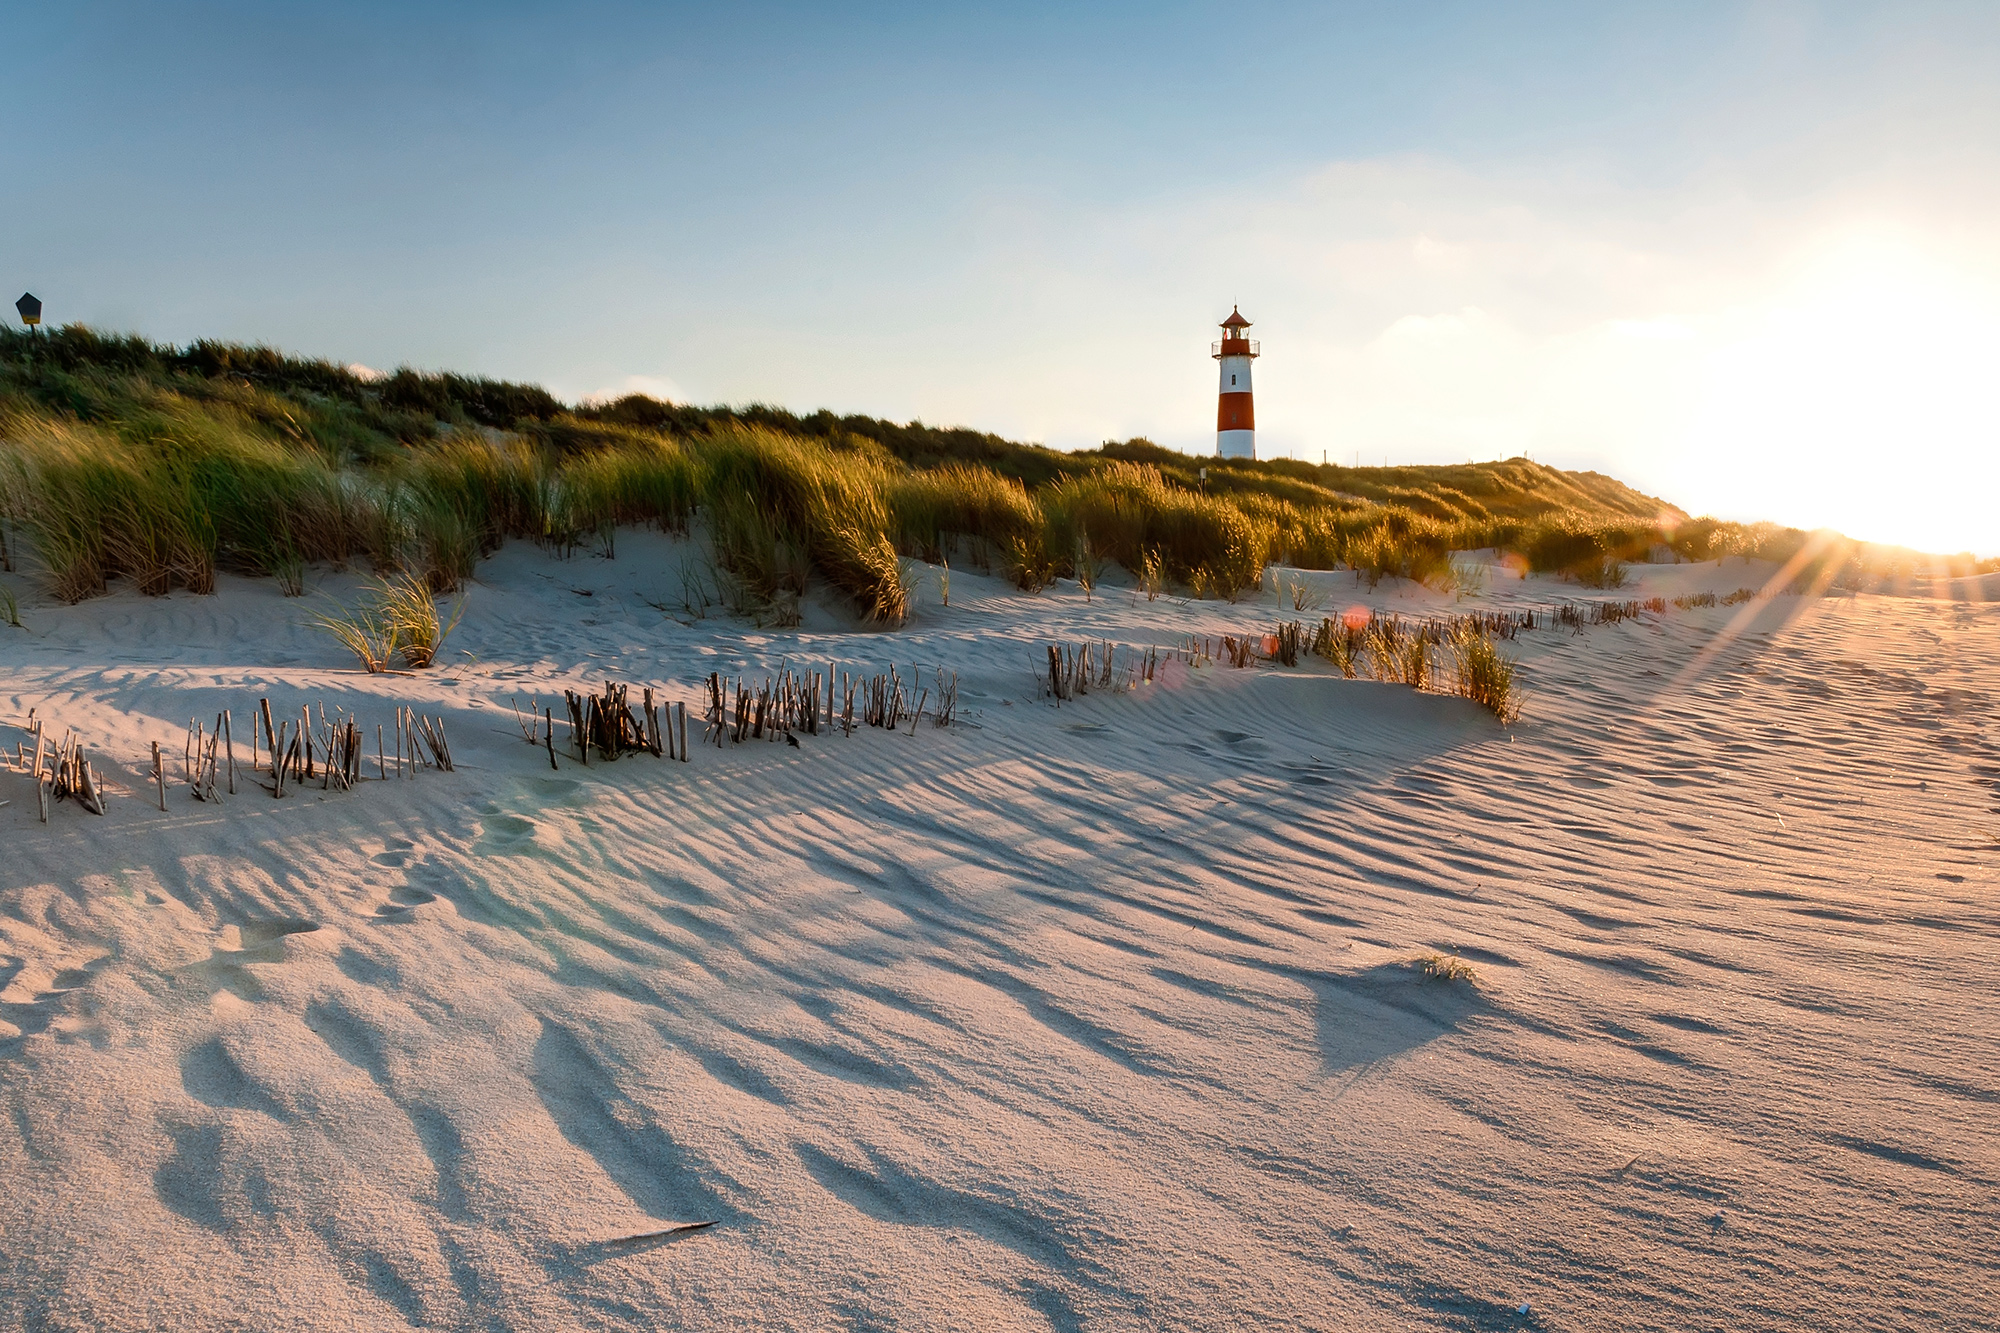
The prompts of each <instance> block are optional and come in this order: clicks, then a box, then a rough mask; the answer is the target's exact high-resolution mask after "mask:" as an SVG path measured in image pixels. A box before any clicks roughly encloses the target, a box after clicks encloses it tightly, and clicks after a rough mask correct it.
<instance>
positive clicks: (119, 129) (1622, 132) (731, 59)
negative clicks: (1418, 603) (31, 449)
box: [0, 3, 2000, 550]
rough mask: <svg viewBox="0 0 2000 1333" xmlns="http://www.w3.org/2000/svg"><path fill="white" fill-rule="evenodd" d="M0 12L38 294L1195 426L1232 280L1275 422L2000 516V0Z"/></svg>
mask: <svg viewBox="0 0 2000 1333" xmlns="http://www.w3.org/2000/svg"><path fill="white" fill-rule="evenodd" d="M0 50H5V51H6V52H7V53H8V64H9V69H8V80H9V88H10V107H9V111H8V114H7V115H6V117H4V119H0V169H4V172H5V179H6V181H7V183H8V193H9V195H10V205H11V206H10V207H9V208H8V209H7V210H6V213H5V216H4V218H0V282H5V283H8V284H11V285H13V286H14V287H16V288H30V289H33V290H34V291H35V292H36V293H37V294H38V295H40V296H42V297H43V299H44V300H45V301H46V302H47V303H48V314H49V316H50V317H51V318H52V319H54V320H57V321H67V320H71V319H79V320H82V321H84V322H86V323H90V324H94V325H98V326H102V327H109V328H117V329H133V330H137V331H140V332H143V333H146V334H148V335H151V336H153V337H156V338H161V339H172V340H184V339H189V338H194V337H202V336H216V337H225V338H231V339H237V340H244V341H267V342H271V343H274V344H276V345H279V346H283V347H286V348H289V349H292V350H295V351H300V352H306V353H311V354H316V355H326V356H331V357H334V358H337V359H339V360H342V361H353V362H360V363H363V364H367V365H371V366H377V367H388V366H393V365H396V364H402V363H408V364H412V365H417V366H422V367H429V368H451V369H459V370H466V371H474V372H481V373H486V374H492V375H499V376H505V377H508V378H516V379H526V380H534V381H538V382H541V383H545V384H547V385H549V386H550V387H551V388H552V389H554V390H556V391H557V392H559V393H561V394H563V395H565V396H568V397H572V398H575V397H581V396H584V395H591V394H606V393H617V392H620V391H624V390H628V389H639V390H644V391H650V392H654V393H656V394H665V395H671V396H674V397H680V398H691V399H693V400H695V401H699V402H746V401H751V400H762V401H769V402H775V403H781V404H784V405H786V406H790V407H793V408H797V409H800V410H810V409H813V408H817V407H820V406H829V407H833V408H836V409H839V410H845V411H860V412H868V413H873V414H878V415H884V416H890V417H895V418H898V419H907V418H911V417H918V418H921V419H923V420H926V421H934V422H942V423H961V424H968V425H975V426H979V427H982V428H985V429H991V430H996V431H999V432H1001V433H1004V434H1008V435H1011V436H1014V437H1017V438H1029V439H1039V440H1044V441H1046V442H1048V443H1050V444H1054V445H1057V446H1061V447H1078V446H1088V445H1092V444H1095V443H1097V442H1099V441H1100V440H1103V439H1107V438H1124V437H1127V436H1130V435H1134V434H1142V433H1143V434H1147V435H1150V436H1151V437H1153V438H1154V439H1156V440H1159V441H1160V442H1162V443H1165V444H1168V445H1171V446H1174V447H1177V448H1184V449H1189V450H1194V451H1199V450H1205V449H1208V448H1212V446H1213V422H1214V404H1213V394H1214V388H1215V386H1214V365H1213V362H1211V361H1210V360H1209V359H1208V357H1207V350H1208V341H1209V339H1210V337H1211V336H1212V335H1213V325H1214V324H1215V322H1216V321H1218V320H1219V319H1221V318H1222V317H1223V316H1224V315H1225V314H1227V313H1228V310H1229V307H1230V304H1231V303H1232V302H1240V303H1241V304H1242V306H1243V309H1244V312H1245V314H1246V315H1248V316H1249V317H1250V318H1251V319H1253V320H1254V321H1256V324H1257V327H1256V329H1255V330H1254V331H1253V332H1254V333H1255V334H1256V335H1257V336H1260V337H1261V338H1262V339H1263V341H1264V348H1265V356H1264V358H1263V360H1262V361H1260V362H1259V365H1258V374H1259V380H1258V400H1259V401H1258V419H1259V426H1260V446H1261V447H1262V449H1263V450H1264V452H1266V453H1272V452H1279V453H1284V452H1289V453H1293V454H1295V455H1297V456H1299V457H1306V458H1312V459H1315V460H1317V459H1318V458H1320V457H1322V456H1323V455H1324V456H1326V457H1331V458H1344V459H1347V460H1348V461H1353V459H1354V458H1355V457H1357V456H1359V457H1360V458H1362V459H1363V460H1364V461H1377V462H1379V461H1382V460H1383V459H1390V460H1395V461H1453V460H1462V459H1464V458H1468V457H1480V458H1491V457H1500V456H1503V455H1508V454H1514V453H1521V452H1525V453H1528V454H1530V455H1532V456H1534V457H1536V458H1538V459H1542V460H1544V461H1548V462H1554V463H1559V464H1562V465H1566V466H1582V467H1597V468H1600V469H1602V470H1605V471H1609V472H1612V473H1614V474H1615V475H1618V476H1620V477H1622V478H1625V479H1627V480H1630V481H1632V482H1633V483H1634V484H1637V485H1640V486H1642V487H1645V488H1647V489H1650V490H1653V491H1655V492H1657V493H1660V494H1663V495H1665V496H1666V497H1667V498H1669V499H1671V500H1674V501H1676V502H1677V503H1680V504H1682V505H1684V506H1686V507H1688V508H1690V509H1695V510H1706V511H1713V512H1717V513H1721V514H1726V515H1728V516H1732V517H1771V518H1777V519H1781V520H1785V521H1789V522H1797V523H1803V524H1815V523H1820V522H1828V523H1833V524H1835V525H1837V526H1841V527H1843V528H1844V529H1846V530H1848V531H1850V532H1853V533H1855V534H1856V535H1859V536H1864V537H1877V538H1882V539H1887V540H1900V541H1910V542H1916V543H1918V544H1922V545H1927V546H1952V547H1960V546H1969V547H1973V548H1976V549H1980V550H1992V549H2000V523H1996V522H1995V520H1993V519H1991V518H1990V517H1988V516H1987V515H1986V514H1984V513H1983V512H1981V510H1982V506H1981V505H1978V504H1975V503H1974V502H1973V500H1972V496H1973V495H1974V493H1975V492H1978V491H1982V490H1983V492H1984V494H1985V495H1986V496H1990V495H1992V494H1993V493H1994V491H1995V488H1994V486H1993V484H1992V483H1994V482H1996V481H2000V475H1996V473H1995V472H1994V467H1995V464H1994V463H1993V461H1992V460H1993V459H1994V458H1995V457H1996V456H2000V449H1997V448H1996V447H1995V446H1996V445H2000V415H1996V410H1995V408H1994V407H1992V406H1991V405H1989V404H1987V403H1985V402H1983V401H1982V400H1983V399H1984V398H1986V397H1988V396H1989V395H1987V394H1985V393H1984V391H1983V386H1980V385H1975V384H1973V383H1971V382H1970V381H1971V377H1973V376H1976V375H1982V374H1983V375H1985V376H1986V377H1989V378H1990V370H1987V369H1986V368H1987V367H1990V365H1991V364H1992V362H1993V358H1994V356H1995V354H1996V353H2000V242H1996V240H1995V239H1994V236H1993V234H1992V233H1993V229H1992V227H1991V225H1990V219H1991V218H1992V217H1993V216H1994V206H1995V204H1996V203H2000V197H1997V196H2000V160H1996V159H2000V147H1996V145H2000V133H1997V132H2000V80H1996V79H1995V78H1994V77H1993V71H1994V70H1996V69H2000V61H1996V56H2000V6H1993V5H1990V4H1964V5H1955V6H1954V5H1942V6H1940V5H1922V4H1904V5H1894V6H1890V5H1879V6H1859V5H1853V6H1846V5H1808V4H1793V3H1778V4H1750V5H1740V4H1739V5H1704V4H1676V5H1672V6H1663V5H1647V6H1605V5H1602V4H1528V5H1512V6H1500V5H1492V4H1476V5H1475V4H1404V5H1371V6H1343V5H1326V4H1321V5H1312V6H1285V5H1235V6H1219V5H1213V4H1210V5H1203V6H1198V7H1197V6H1184V7H1169V6H1144V7H1140V6H1104V7H1098V8H1094V9H1089V10H1080V9H1077V8H1075V7H1070V6H1064V7H1056V6H1007V7H990V8H985V9H982V10H979V11H976V12H966V11H960V10H954V9H949V8H943V7H939V6H935V5H927V6H918V5H906V6H898V5H886V6H855V7H848V8H845V9H839V10H833V9H828V8H822V7H810V8H808V7H786V6H745V7H722V8H713V7H702V8H680V7H674V6H645V7H634V6H621V5H595V6H585V5H566V6H562V7H530V6H518V5H497V4H496V5H481V6H470V5H465V6H460V5H431V6H424V5H411V6H386V5H385V6H373V5H345V6H328V5H285V4H276V5H268V4H267V5H258V6H249V5H224V4H210V5H199V4H197V5H191V6H185V7H174V8H172V9H169V8H168V7H163V6H153V5H129V6H118V5H90V4H81V5H65V6H43V7H29V6H25V5H22V6H14V7H11V8H9V9H7V10H6V11H4V12H0ZM1885 475H1889V476H1901V477H1904V478H1906V480H1905V481H1904V482H1901V483H1896V484H1885V482H1884V477H1885ZM1939 477H1950V478H1953V479H1954V480H1955V481H1958V482H1960V483H1961V484H1958V485H1954V486H1950V487H1942V488H1941V487H1939V485H1938V484H1937V481H1938V478H1939ZM1899 486H1900V489H1899Z"/></svg>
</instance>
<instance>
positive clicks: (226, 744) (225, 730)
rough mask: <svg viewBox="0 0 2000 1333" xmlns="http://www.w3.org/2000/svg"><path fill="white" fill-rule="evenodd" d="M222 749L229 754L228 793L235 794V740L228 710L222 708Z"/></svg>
mask: <svg viewBox="0 0 2000 1333" xmlns="http://www.w3.org/2000/svg"><path fill="white" fill-rule="evenodd" d="M222 749H223V752H224V753H225V754H227V755H228V756H229V794H230V795H231V796H234V795H235V794H236V740H235V738H234V737H233V736H232V735H231V734H230V726H229V710H228V709H227V708H225V709H223V710H222Z"/></svg>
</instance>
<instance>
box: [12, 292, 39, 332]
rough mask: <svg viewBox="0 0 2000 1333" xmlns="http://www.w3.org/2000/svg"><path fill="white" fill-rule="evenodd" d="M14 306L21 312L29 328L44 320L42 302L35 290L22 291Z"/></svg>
mask: <svg viewBox="0 0 2000 1333" xmlns="http://www.w3.org/2000/svg"><path fill="white" fill-rule="evenodd" d="M14 308H15V309H16V310H18V311H20V312H21V322H22V323H23V324H26V325H27V326H28V327H29V328H31V329H32V328H34V327H35V325H37V324H39V323H41V322H42V303H41V301H40V300H39V299H38V298H37V297H36V296H35V294H34V293H33V292H22V293H21V299H20V300H18V301H16V302H14Z"/></svg>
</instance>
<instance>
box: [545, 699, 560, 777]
mask: <svg viewBox="0 0 2000 1333" xmlns="http://www.w3.org/2000/svg"><path fill="white" fill-rule="evenodd" d="M542 721H543V722H544V723H545V724H547V726H548V731H547V732H545V733H543V736H542V743H543V744H544V745H546V746H548V747H549V767H550V768H551V769H554V768H555V767H556V715H555V710H554V709H551V708H544V709H543V710H542ZM558 771H559V770H558Z"/></svg>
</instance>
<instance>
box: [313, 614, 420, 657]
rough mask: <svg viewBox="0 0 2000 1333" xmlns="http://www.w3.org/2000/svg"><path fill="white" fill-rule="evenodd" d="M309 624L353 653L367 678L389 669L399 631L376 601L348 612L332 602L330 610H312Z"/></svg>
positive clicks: (397, 643)
mask: <svg viewBox="0 0 2000 1333" xmlns="http://www.w3.org/2000/svg"><path fill="white" fill-rule="evenodd" d="M311 623H312V624H314V625H317V626H318V627H319V628H321V629H323V630H325V631H326V632H327V633H328V634H331V635H332V636H333V637H334V639H335V640H336V641H338V642H339V644H340V646H341V647H343V648H345V649H347V651H348V652H350V653H353V654H354V656H355V659H356V660H357V661H359V662H360V663H361V669H362V670H363V671H366V672H368V673H369V674H370V675H376V674H379V673H381V672H384V671H387V670H388V669H389V663H390V662H391V661H393V660H394V659H395V656H396V649H397V647H398V646H399V645H400V642H401V631H400V630H399V628H398V626H397V625H396V622H395V621H394V620H393V619H391V618H390V617H389V616H388V615H386V614H385V613H384V611H383V608H382V605H381V603H380V602H379V601H378V600H364V601H363V602H362V603H361V605H359V606H357V607H354V608H353V609H352V610H350V609H348V608H347V607H344V606H342V605H340V604H339V603H338V602H335V603H334V604H333V607H332V609H331V610H327V611H315V612H314V613H313V614H312V616H311Z"/></svg>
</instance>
